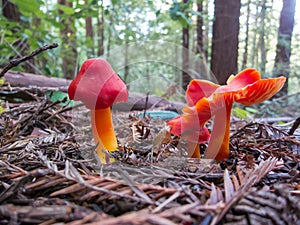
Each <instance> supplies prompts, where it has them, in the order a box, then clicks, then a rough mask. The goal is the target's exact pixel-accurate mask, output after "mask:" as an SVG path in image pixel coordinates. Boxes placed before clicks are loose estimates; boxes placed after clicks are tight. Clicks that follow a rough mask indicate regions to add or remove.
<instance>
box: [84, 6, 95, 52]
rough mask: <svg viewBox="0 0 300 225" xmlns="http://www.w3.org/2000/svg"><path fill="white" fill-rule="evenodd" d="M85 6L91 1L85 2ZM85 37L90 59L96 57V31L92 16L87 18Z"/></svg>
mask: <svg viewBox="0 0 300 225" xmlns="http://www.w3.org/2000/svg"><path fill="white" fill-rule="evenodd" d="M85 4H86V5H88V4H89V1H88V0H85ZM85 37H86V46H87V48H88V51H87V53H88V55H89V57H93V56H94V55H95V49H94V30H93V24H92V17H91V16H87V17H86V18H85Z"/></svg>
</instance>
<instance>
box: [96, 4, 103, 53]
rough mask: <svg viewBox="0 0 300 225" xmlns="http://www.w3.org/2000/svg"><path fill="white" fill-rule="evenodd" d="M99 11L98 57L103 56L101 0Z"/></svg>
mask: <svg viewBox="0 0 300 225" xmlns="http://www.w3.org/2000/svg"><path fill="white" fill-rule="evenodd" d="M100 9H101V11H100V12H99V15H98V23H97V24H98V56H101V55H104V11H103V0H102V1H101V7H100Z"/></svg>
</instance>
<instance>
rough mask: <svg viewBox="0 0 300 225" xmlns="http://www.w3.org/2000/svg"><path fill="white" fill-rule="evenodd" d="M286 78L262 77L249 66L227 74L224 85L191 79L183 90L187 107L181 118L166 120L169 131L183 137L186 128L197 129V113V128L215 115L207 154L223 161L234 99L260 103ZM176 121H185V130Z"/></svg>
mask: <svg viewBox="0 0 300 225" xmlns="http://www.w3.org/2000/svg"><path fill="white" fill-rule="evenodd" d="M285 80H286V79H285V77H278V78H269V79H263V80H262V79H261V77H260V74H259V72H258V71H257V70H255V69H250V68H249V69H245V70H243V71H241V72H240V73H239V74H237V75H236V76H233V75H232V76H230V77H229V78H228V80H227V85H222V86H220V85H218V84H213V83H211V82H208V81H203V80H193V81H191V82H190V84H189V86H188V88H187V91H186V99H187V102H188V105H189V106H186V107H185V108H184V109H183V112H184V113H183V115H181V116H180V118H177V119H176V120H173V121H172V120H171V121H169V123H168V125H169V126H170V127H171V133H173V134H175V135H178V134H180V135H181V136H182V134H183V133H184V131H185V130H186V129H191V130H193V129H196V127H195V116H196V115H197V117H198V124H200V126H199V127H198V129H200V130H202V129H203V127H204V126H205V123H206V122H207V121H208V120H209V119H210V118H211V117H214V118H215V119H214V126H213V129H212V133H211V136H210V140H209V144H208V148H207V152H206V157H207V158H214V159H216V160H223V159H224V158H227V157H228V156H229V136H230V113H231V108H232V105H233V103H234V101H236V102H239V103H241V104H244V105H252V104H256V103H260V102H263V101H265V100H267V99H269V98H271V97H272V96H273V95H274V94H276V93H277V92H278V91H279V90H280V89H281V88H282V87H283V85H284V83H285ZM179 123H181V125H182V124H184V126H185V130H181V132H179V127H180V125H179ZM172 127H174V128H172ZM175 131H176V132H175ZM199 133H201V132H199ZM205 136H206V135H205ZM205 136H204V137H205ZM200 139H201V138H200V137H199V140H200Z"/></svg>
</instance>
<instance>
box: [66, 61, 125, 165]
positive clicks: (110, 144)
mask: <svg viewBox="0 0 300 225" xmlns="http://www.w3.org/2000/svg"><path fill="white" fill-rule="evenodd" d="M68 94H69V97H70V99H72V100H76V101H81V102H83V103H84V104H85V106H86V107H87V108H88V109H90V110H91V123H92V133H93V136H94V141H95V143H96V144H97V154H98V157H99V159H100V161H101V162H102V163H106V162H108V161H111V162H112V161H113V159H109V160H108V159H107V158H108V157H106V154H105V152H104V151H103V150H108V151H109V152H113V151H115V150H117V148H118V144H117V139H116V135H115V132H114V128H113V123H112V117H111V112H110V107H111V106H112V105H113V104H115V103H118V102H125V101H127V99H128V91H127V87H126V85H125V83H124V82H123V81H122V79H121V78H120V77H119V75H118V74H117V73H115V72H114V71H113V69H112V68H111V66H110V65H109V63H108V62H107V61H105V60H104V59H100V58H94V59H88V60H86V61H85V62H84V63H83V65H82V66H81V69H80V71H79V73H78V75H77V76H76V77H75V79H74V80H73V81H72V82H71V84H70V86H69V89H68Z"/></svg>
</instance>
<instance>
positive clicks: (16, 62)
mask: <svg viewBox="0 0 300 225" xmlns="http://www.w3.org/2000/svg"><path fill="white" fill-rule="evenodd" d="M57 46H58V44H57V43H53V44H51V45H44V46H42V47H40V48H38V49H36V50H34V51H32V52H31V53H30V54H28V55H25V56H23V57H21V58H17V59H13V60H11V61H9V63H8V64H7V65H6V66H5V67H4V68H3V70H2V71H1V72H0V77H2V76H3V75H4V74H5V73H6V72H7V71H8V70H10V69H11V68H13V67H16V66H17V65H19V64H20V63H22V62H25V61H27V60H29V59H32V58H33V57H34V56H36V55H38V54H40V53H42V52H44V51H46V50H48V49H52V48H56V47H57Z"/></svg>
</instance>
